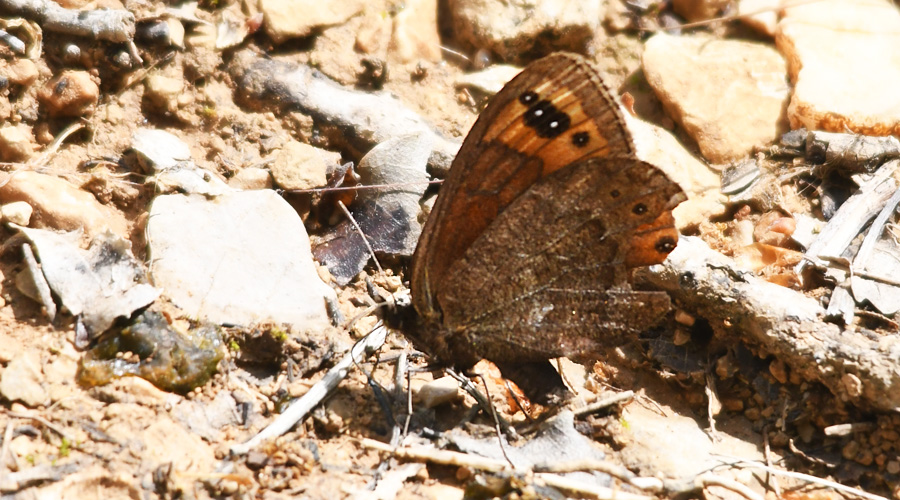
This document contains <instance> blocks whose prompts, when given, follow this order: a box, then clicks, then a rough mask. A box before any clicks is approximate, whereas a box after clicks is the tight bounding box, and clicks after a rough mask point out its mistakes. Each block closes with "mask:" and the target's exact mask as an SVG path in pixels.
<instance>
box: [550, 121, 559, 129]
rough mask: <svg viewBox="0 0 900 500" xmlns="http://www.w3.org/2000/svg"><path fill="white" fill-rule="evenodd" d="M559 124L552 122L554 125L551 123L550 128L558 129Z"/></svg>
mask: <svg viewBox="0 0 900 500" xmlns="http://www.w3.org/2000/svg"><path fill="white" fill-rule="evenodd" d="M558 124H559V123H558V122H552V123H550V128H556V126H557V125H558Z"/></svg>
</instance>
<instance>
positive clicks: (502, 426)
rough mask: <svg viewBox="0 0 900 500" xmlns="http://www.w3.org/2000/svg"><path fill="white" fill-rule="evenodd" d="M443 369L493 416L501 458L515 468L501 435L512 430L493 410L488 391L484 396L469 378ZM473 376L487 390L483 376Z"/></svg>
mask: <svg viewBox="0 0 900 500" xmlns="http://www.w3.org/2000/svg"><path fill="white" fill-rule="evenodd" d="M445 371H446V372H447V374H448V375H450V376H451V377H453V378H454V379H456V381H457V382H459V385H460V386H461V387H462V388H463V389H464V390H465V391H466V392H467V393H469V395H470V396H472V397H473V398H475V402H476V403H477V404H478V406H480V407H481V410H482V411H484V412H485V413H488V414H490V415H491V416H492V417H493V418H494V428H495V429H496V431H497V439H498V440H499V442H500V451H501V452H502V453H503V458H505V459H506V461H507V462H509V465H510V466H512V468H513V469H515V468H516V466H515V464H513V463H512V461H511V460H510V459H509V456H507V454H506V447H505V446H504V444H503V437H502V434H507V435H510V434H511V433H512V432H513V430H512V428H511V427H510V425H509V422H507V421H506V420H505V419H503V418H502V417H501V416H499V415H497V411H496V410H495V408H494V405H493V403H491V400H490V393H489V392H488V396H485V395H484V394H482V393H481V392H479V391H478V388H477V387H475V385H474V384H472V381H471V380H469V378H468V377H466V376H465V375H463V374H461V373H459V372H457V371H456V370H454V369H452V368H447V369H445ZM474 376H476V377H479V378H480V379H481V383H482V384H484V390H485V392H487V391H488V388H487V382H485V380H484V377H483V376H481V375H480V374H475V375H474Z"/></svg>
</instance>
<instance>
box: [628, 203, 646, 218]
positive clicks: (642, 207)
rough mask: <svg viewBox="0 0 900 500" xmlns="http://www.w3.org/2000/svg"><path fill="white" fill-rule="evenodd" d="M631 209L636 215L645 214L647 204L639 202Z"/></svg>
mask: <svg viewBox="0 0 900 500" xmlns="http://www.w3.org/2000/svg"><path fill="white" fill-rule="evenodd" d="M631 211H632V212H633V213H634V215H644V214H645V213H647V205H644V204H643V203H638V204H637V205H635V206H634V208H632V209H631Z"/></svg>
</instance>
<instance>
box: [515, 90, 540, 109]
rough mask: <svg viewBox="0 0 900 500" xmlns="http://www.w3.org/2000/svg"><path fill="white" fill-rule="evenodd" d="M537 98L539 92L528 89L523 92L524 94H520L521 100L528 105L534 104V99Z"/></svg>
mask: <svg viewBox="0 0 900 500" xmlns="http://www.w3.org/2000/svg"><path fill="white" fill-rule="evenodd" d="M537 98H538V95H537V94H535V93H534V92H532V91H530V90H528V91H525V92H522V94H521V95H520V96H519V102H521V103H522V104H524V105H526V106H530V105H532V104H534V101H537Z"/></svg>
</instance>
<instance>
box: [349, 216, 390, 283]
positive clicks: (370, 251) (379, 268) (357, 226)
mask: <svg viewBox="0 0 900 500" xmlns="http://www.w3.org/2000/svg"><path fill="white" fill-rule="evenodd" d="M338 206H339V207H341V210H343V211H344V215H346V216H347V218H348V219H350V223H351V224H353V227H354V228H356V232H358V233H359V235H360V236H361V237H362V240H363V243H364V244H365V245H366V249H367V250H369V255H371V256H372V259H374V260H375V267H377V268H378V272H379V273H381V275H382V276H384V268H382V267H381V262H378V257H376V256H375V250H373V249H372V245H370V244H369V238H366V233H364V232H363V230H362V228H361V227H359V223H357V222H356V219H355V218H353V214H351V213H350V211H349V210H347V205H344V202H343V201H338Z"/></svg>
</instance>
